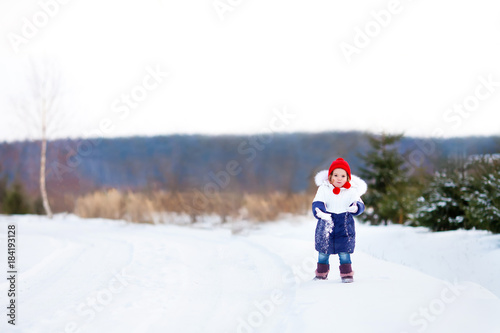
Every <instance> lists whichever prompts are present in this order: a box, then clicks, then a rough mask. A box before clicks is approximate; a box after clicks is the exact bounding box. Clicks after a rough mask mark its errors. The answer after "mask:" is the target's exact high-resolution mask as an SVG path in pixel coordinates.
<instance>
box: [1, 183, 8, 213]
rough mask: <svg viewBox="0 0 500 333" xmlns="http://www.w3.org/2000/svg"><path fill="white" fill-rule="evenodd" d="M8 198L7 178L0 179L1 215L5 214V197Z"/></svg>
mask: <svg viewBox="0 0 500 333" xmlns="http://www.w3.org/2000/svg"><path fill="white" fill-rule="evenodd" d="M6 196H7V178H6V177H3V178H0V213H2V212H3V205H4V202H5V197H6Z"/></svg>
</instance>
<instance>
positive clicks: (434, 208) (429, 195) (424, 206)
mask: <svg viewBox="0 0 500 333" xmlns="http://www.w3.org/2000/svg"><path fill="white" fill-rule="evenodd" d="M464 185H465V184H464V179H463V178H462V177H461V176H460V175H459V174H457V173H452V174H447V173H446V172H443V173H436V175H435V176H434V179H433V180H432V182H431V183H430V184H429V186H428V187H427V189H426V190H425V191H424V193H423V195H422V196H421V197H420V198H419V199H418V204H419V205H418V209H417V215H416V217H417V222H418V223H419V224H420V225H423V226H426V227H429V228H431V229H432V230H434V231H444V230H455V229H458V228H464V227H466V226H467V221H466V219H465V211H464V206H465V200H464V198H463V194H462V190H463V189H464Z"/></svg>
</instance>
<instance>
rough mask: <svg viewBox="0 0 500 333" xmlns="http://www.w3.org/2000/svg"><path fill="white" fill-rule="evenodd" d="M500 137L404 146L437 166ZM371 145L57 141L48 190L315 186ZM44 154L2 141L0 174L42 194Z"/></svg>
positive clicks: (330, 136)
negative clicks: (338, 163)
mask: <svg viewBox="0 0 500 333" xmlns="http://www.w3.org/2000/svg"><path fill="white" fill-rule="evenodd" d="M499 141H500V137H467V138H451V139H421V138H411V137H404V138H403V139H402V140H401V142H400V146H399V149H400V153H401V154H402V155H403V156H404V157H405V160H406V162H407V163H406V165H405V168H407V172H409V173H410V172H412V169H413V168H423V169H425V170H427V171H428V172H434V171H435V170H436V169H437V168H439V164H440V163H442V161H443V160H444V159H446V158H447V157H449V156H451V155H474V154H491V153H495V152H497V151H496V150H497V148H498V142H499ZM368 149H369V142H368V134H366V133H362V132H325V133H316V134H307V133H290V134H268V135H264V134H263V135H254V136H243V135H238V136H236V135H233V136H231V135H226V136H204V135H170V136H156V137H129V138H114V139H97V138H96V139H78V140H75V139H72V140H69V139H67V140H55V141H51V142H49V145H48V158H47V172H48V179H47V188H48V191H49V195H50V196H51V197H53V198H54V197H55V198H57V197H59V196H60V195H61V193H72V194H85V193H90V192H92V191H96V190H100V189H109V188H116V189H118V190H133V191H148V190H151V191H153V190H166V191H170V192H174V193H175V192H176V191H179V192H184V191H186V190H193V189H194V190H199V191H201V192H235V191H243V192H245V193H265V192H272V191H278V192H284V193H298V192H304V191H308V190H311V189H313V188H314V185H313V177H314V174H315V173H316V172H317V171H320V170H322V169H326V168H328V166H329V165H330V163H331V161H332V160H333V159H335V158H337V157H343V158H345V159H346V160H347V161H348V162H349V163H350V165H351V168H352V172H353V173H354V174H356V173H358V172H359V170H360V167H362V160H361V158H360V154H365V153H366V151H367V150H368ZM39 158H40V143H39V142H15V143H2V144H0V165H1V170H0V177H2V178H5V179H6V181H7V182H8V183H14V182H18V183H20V184H22V185H23V186H24V188H25V190H26V191H27V192H28V193H31V194H33V195H36V194H37V193H38V181H39Z"/></svg>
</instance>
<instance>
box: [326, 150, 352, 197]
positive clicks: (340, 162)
mask: <svg viewBox="0 0 500 333" xmlns="http://www.w3.org/2000/svg"><path fill="white" fill-rule="evenodd" d="M335 169H343V170H345V172H346V173H347V177H349V179H351V168H350V167H349V164H348V163H347V162H346V161H345V160H344V159H343V158H337V159H336V160H335V161H333V162H332V164H331V165H330V169H328V180H330V176H331V174H332V172H333V170H335ZM342 187H343V188H350V187H351V183H349V180H348V181H347V182H346V183H345V184H344V186H342ZM333 193H334V194H339V193H340V188H339V187H335V185H334V186H333Z"/></svg>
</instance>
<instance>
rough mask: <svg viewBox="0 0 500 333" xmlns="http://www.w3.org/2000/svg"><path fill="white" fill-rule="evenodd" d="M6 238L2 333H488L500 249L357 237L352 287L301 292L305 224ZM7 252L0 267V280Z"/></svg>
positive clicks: (124, 228)
mask: <svg viewBox="0 0 500 333" xmlns="http://www.w3.org/2000/svg"><path fill="white" fill-rule="evenodd" d="M11 223H15V224H16V225H17V245H18V253H17V256H18V257H17V264H18V270H19V275H18V285H17V289H18V297H17V309H16V311H17V312H16V314H17V318H16V323H17V325H16V326H15V327H12V326H11V325H8V324H7V320H8V317H7V316H6V314H7V309H6V306H7V302H8V298H7V290H8V289H9V284H8V282H6V281H5V280H4V282H2V283H0V304H2V305H1V306H0V308H2V309H4V310H1V311H3V312H4V314H2V316H1V318H3V319H2V320H1V322H0V332H44V333H45V332H58V333H59V332H127V333H128V332H131V333H135V332H137V333H139V332H176V333H177V332H217V333H220V332H241V333H243V332H244V333H250V332H320V331H319V330H321V331H339V332H342V329H345V330H347V329H349V332H383V333H391V332H397V333H404V332H406V333H413V332H482V333H489V332H498V331H499V327H500V316H499V314H500V299H499V297H500V279H499V277H500V274H499V273H500V235H491V234H489V233H487V232H482V231H456V232H446V233H429V232H428V231H426V230H425V229H422V228H418V229H414V228H408V227H400V226H390V227H370V226H364V225H358V226H357V233H358V237H357V249H356V252H355V254H354V255H353V256H352V259H353V268H354V270H355V282H354V283H352V284H342V283H340V279H339V277H338V269H337V258H334V257H332V258H331V264H332V271H331V273H330V278H329V280H328V281H311V278H312V277H313V275H314V274H313V273H314V269H315V264H316V252H315V251H314V244H313V239H314V227H315V223H314V221H313V220H312V219H311V218H307V217H300V218H299V217H297V218H291V219H288V220H287V221H281V222H277V223H269V224H265V225H261V226H259V227H258V228H256V229H253V230H251V231H250V232H247V233H242V234H236V235H235V234H232V233H231V230H230V229H229V228H227V229H225V228H217V229H215V230H204V229H199V228H190V227H180V226H172V225H157V226H152V225H138V224H128V223H124V222H119V221H107V220H98V219H96V220H83V219H79V218H77V217H74V216H64V215H60V216H57V217H56V218H55V219H54V220H52V221H50V220H47V219H45V218H41V217H36V216H18V217H17V216H16V217H6V216H0V244H2V245H0V248H1V249H4V250H5V249H6V245H5V243H6V238H7V227H8V225H9V224H11ZM6 252H7V251H6V250H5V254H4V255H2V254H0V267H2V271H4V272H5V274H7V266H6V265H7V263H6V261H7V260H6V257H7V253H6Z"/></svg>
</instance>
